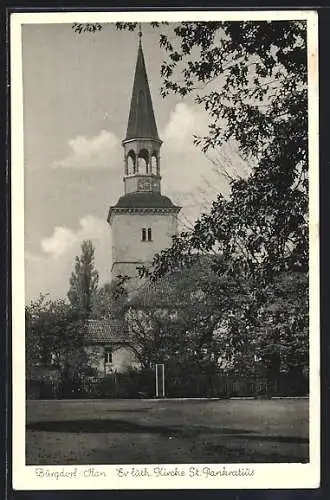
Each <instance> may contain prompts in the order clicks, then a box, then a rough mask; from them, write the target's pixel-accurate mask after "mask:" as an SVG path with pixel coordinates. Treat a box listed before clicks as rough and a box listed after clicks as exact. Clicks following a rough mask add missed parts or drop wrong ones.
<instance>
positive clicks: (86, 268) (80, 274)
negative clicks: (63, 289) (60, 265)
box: [68, 240, 99, 318]
mask: <svg viewBox="0 0 330 500" xmlns="http://www.w3.org/2000/svg"><path fill="white" fill-rule="evenodd" d="M98 279H99V275H98V272H97V270H96V269H95V264H94V247H93V244H92V242H91V241H90V240H87V241H84V242H83V243H82V245H81V255H80V257H79V256H77V257H76V259H75V267H74V271H73V272H72V274H71V278H70V289H69V292H68V298H69V301H70V303H71V305H72V306H73V307H74V308H75V309H76V310H77V311H79V314H80V317H81V318H87V317H88V316H90V314H91V310H92V301H93V297H94V295H95V293H96V290H97V286H98Z"/></svg>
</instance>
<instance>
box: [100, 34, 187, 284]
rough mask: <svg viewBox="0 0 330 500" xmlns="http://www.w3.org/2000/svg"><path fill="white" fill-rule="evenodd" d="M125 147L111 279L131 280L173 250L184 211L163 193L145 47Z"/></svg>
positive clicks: (114, 214)
mask: <svg viewBox="0 0 330 500" xmlns="http://www.w3.org/2000/svg"><path fill="white" fill-rule="evenodd" d="M122 145H123V149H124V165H123V170H124V176H123V180H124V194H123V196H121V197H120V198H119V200H118V202H117V203H116V205H114V206H112V207H110V210H109V215H108V223H109V224H110V226H111V230H112V268H111V277H112V279H114V278H115V277H116V276H129V277H130V278H132V281H133V282H134V277H136V276H137V267H138V266H141V265H142V264H143V265H148V264H149V263H151V261H152V258H153V256H154V254H155V253H158V252H160V251H161V250H162V249H164V248H167V247H169V246H171V242H172V236H173V235H175V234H176V233H177V217H178V213H179V211H180V209H181V207H178V206H176V205H174V204H173V203H172V201H171V200H170V199H169V198H168V197H167V196H164V195H163V194H162V193H161V162H160V149H161V146H162V141H161V139H160V138H159V136H158V131H157V125H156V120H155V115H154V110H153V106H152V100H151V94H150V89H149V83H148V77H147V71H146V65H145V61H144V55H143V50H142V43H141V32H140V33H139V46H138V54H137V62H136V68H135V76H134V83H133V92H132V98H131V107H130V112H129V118H128V125H127V132H126V137H125V139H124V140H123V141H122Z"/></svg>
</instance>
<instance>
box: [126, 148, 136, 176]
mask: <svg viewBox="0 0 330 500" xmlns="http://www.w3.org/2000/svg"><path fill="white" fill-rule="evenodd" d="M135 173H136V156H135V153H134V151H133V150H131V151H129V153H128V155H127V175H133V174H135Z"/></svg>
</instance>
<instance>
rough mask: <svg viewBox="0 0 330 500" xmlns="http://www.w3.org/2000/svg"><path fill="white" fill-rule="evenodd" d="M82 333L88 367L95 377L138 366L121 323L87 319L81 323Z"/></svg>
mask: <svg viewBox="0 0 330 500" xmlns="http://www.w3.org/2000/svg"><path fill="white" fill-rule="evenodd" d="M82 331H83V336H84V344H85V350H86V352H87V353H88V355H89V360H90V367H91V368H92V369H93V370H94V371H95V375H96V376H98V377H103V376H106V375H109V374H111V373H122V372H125V371H127V369H129V368H138V367H139V366H140V365H139V363H138V361H137V359H136V356H135V354H134V351H133V349H132V347H131V345H130V342H129V335H128V332H127V331H126V330H125V328H124V326H123V323H122V322H120V321H115V320H93V319H89V320H87V321H85V322H84V323H83V325H82Z"/></svg>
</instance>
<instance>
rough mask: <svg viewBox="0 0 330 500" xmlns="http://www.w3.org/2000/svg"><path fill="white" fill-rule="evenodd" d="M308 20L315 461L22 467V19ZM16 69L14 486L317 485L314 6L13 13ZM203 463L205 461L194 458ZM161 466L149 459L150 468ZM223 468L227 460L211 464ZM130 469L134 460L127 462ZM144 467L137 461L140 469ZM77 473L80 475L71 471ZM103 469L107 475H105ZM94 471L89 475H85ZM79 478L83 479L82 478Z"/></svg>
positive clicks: (13, 92) (12, 44) (13, 136)
mask: <svg viewBox="0 0 330 500" xmlns="http://www.w3.org/2000/svg"><path fill="white" fill-rule="evenodd" d="M290 19H297V20H298V19H300V20H306V21H307V23H308V78H309V87H308V100H309V107H308V113H309V144H310V145H312V147H310V148H309V163H310V199H309V214H310V399H309V401H310V403H309V405H310V436H309V437H310V462H309V463H308V464H284V463H283V464H226V466H225V467H226V469H227V470H234V469H235V470H237V469H238V468H241V469H250V470H251V469H254V470H255V474H254V475H253V476H252V477H237V476H222V477H219V476H218V477H208V478H206V477H205V476H204V477H203V476H202V477H194V478H191V477H189V467H191V466H192V464H190V465H187V464H182V465H180V464H175V465H173V466H170V465H167V466H166V467H167V468H175V467H178V468H180V469H181V470H184V471H185V473H186V474H185V476H184V477H165V478H156V477H154V476H153V477H144V478H132V477H131V478H130V479H128V478H127V477H124V478H120V477H118V476H117V474H116V468H117V467H125V466H117V465H104V466H94V469H96V470H97V471H98V472H99V476H98V477H95V476H91V475H90V474H89V473H88V472H87V473H86V470H88V468H89V467H88V466H87V465H86V466H63V467H62V466H49V467H44V468H43V469H44V470H45V469H48V470H49V471H53V472H59V473H60V472H61V473H62V476H63V475H65V474H70V473H72V474H73V477H71V478H70V477H61V474H60V476H59V477H58V479H55V477H54V476H53V479H50V478H49V477H38V476H37V474H36V469H37V467H35V466H26V465H25V319H24V308H25V297H24V289H25V287H24V151H23V144H24V140H23V139H24V135H23V82H22V39H21V27H22V25H23V24H39V23H51V24H52V23H73V22H79V23H86V22H90V23H92V22H95V23H96V22H98V23H111V22H118V21H132V22H136V21H138V22H139V21H141V22H150V21H159V20H161V21H169V22H176V21H183V20H187V21H194V20H196V21H197V20H202V21H210V20H213V21H214V20H224V21H225V20H228V21H233V20H237V21H239V20H250V21H258V20H259V21H260V20H290ZM10 30H11V31H10V59H11V64H10V72H11V145H12V146H11V147H12V150H11V182H12V187H11V194H12V207H11V208H12V332H13V334H12V345H13V353H12V364H13V388H12V399H13V422H12V424H13V427H12V428H13V443H12V444H13V447H12V450H13V460H12V466H13V474H12V475H13V488H14V489H16V490H59V489H65V490H79V489H84V490H97V489H106V490H121V489H124V490H126V489H136V490H141V489H146V490H147V489H223V488H224V489H261V488H264V489H272V488H281V489H282V488H317V487H318V486H319V480H320V378H319V376H320V371H319V368H320V335H319V332H320V320H319V309H320V300H319V299H320V297H319V188H318V179H319V169H318V165H319V150H318V18H317V13H316V12H315V11H311V10H297V11H293V10H292V11H267V10H266V11H235V12H233V11H203V12H189V11H186V12H185V11H176V12H65V13H60V12H58V13H12V14H11V16H10ZM194 465H195V466H196V467H199V468H200V469H203V467H206V466H207V464H200V465H198V464H194ZM155 466H156V465H146V467H147V468H148V469H149V470H150V471H152V470H153V468H154V467H155ZM209 466H210V467H211V468H212V469H214V470H220V469H221V468H222V467H223V465H222V464H212V465H209ZM126 467H127V468H129V467H131V466H126ZM141 467H142V466H141V465H139V468H141ZM75 471H76V475H77V476H76V477H74V474H75ZM103 473H104V474H105V476H103ZM88 474H89V475H88ZM77 477H79V480H77Z"/></svg>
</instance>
